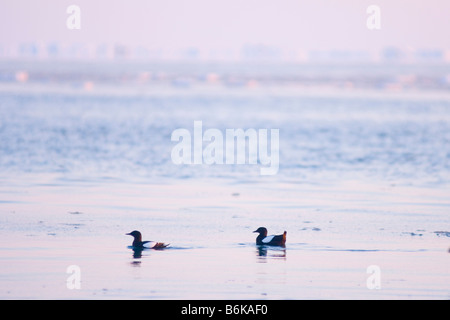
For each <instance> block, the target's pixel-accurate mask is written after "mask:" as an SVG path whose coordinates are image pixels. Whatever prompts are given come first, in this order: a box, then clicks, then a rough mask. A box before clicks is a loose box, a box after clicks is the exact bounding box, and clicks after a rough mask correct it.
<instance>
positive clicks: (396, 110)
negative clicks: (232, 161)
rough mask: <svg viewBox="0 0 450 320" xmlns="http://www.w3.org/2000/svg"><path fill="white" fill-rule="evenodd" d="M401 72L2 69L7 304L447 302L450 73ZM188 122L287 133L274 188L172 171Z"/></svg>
mask: <svg viewBox="0 0 450 320" xmlns="http://www.w3.org/2000/svg"><path fill="white" fill-rule="evenodd" d="M405 68H406V67H404V68H399V69H395V70H392V69H390V68H386V69H380V68H375V69H370V70H372V71H373V72H372V73H369V74H367V70H366V73H364V68H356V67H353V68H348V69H345V68H340V69H339V68H337V69H333V72H331V74H330V76H329V77H324V74H325V75H326V72H324V69H323V68H317V69H314V68H306V69H301V68H300V69H296V68H286V67H278V68H275V67H272V68H266V69H264V68H255V69H251V68H250V69H249V67H243V66H241V67H234V68H231V69H230V68H224V69H221V68H220V67H218V66H216V68H214V66H203V67H202V68H190V67H189V66H185V67H183V68H180V66H173V65H166V66H165V68H164V67H161V66H158V67H156V66H155V65H132V66H128V68H127V66H123V65H119V66H115V67H112V66H111V65H109V66H108V67H104V66H103V65H96V67H95V68H88V67H86V66H85V65H82V66H81V67H78V68H75V67H73V66H71V65H67V64H56V65H55V66H52V67H50V66H48V65H45V64H43V65H42V64H1V68H0V75H1V77H0V80H1V82H0V140H1V144H0V172H1V176H0V221H1V223H0V229H1V233H0V238H1V242H0V284H1V285H0V290H1V291H0V297H2V298H3V299H15V298H24V299H39V298H45V299H72V298H73V299H80V298H81V299H115V298H117V299H124V298H125V299H127V298H131V299H135V298H138V299H140V298H144V299H146V298H149V299H342V298H344V299H345V298H350V299H424V298H425V299H448V298H449V297H450V272H449V271H450V264H449V258H450V254H449V253H448V250H449V248H450V218H449V209H450V201H449V197H448V194H450V193H449V191H450V190H449V184H448V181H449V178H450V161H449V160H450V99H449V98H448V96H447V94H448V92H447V91H446V90H447V89H448V88H447V87H445V84H444V85H443V84H442V81H441V82H440V81H437V80H436V85H435V87H433V88H426V87H425V84H426V85H428V86H430V83H431V84H432V83H434V82H433V81H432V80H433V79H444V78H445V75H446V74H447V72H449V71H448V70H447V69H448V68H447V69H445V68H440V69H439V68H416V69H414V68H412V69H405ZM23 70H25V71H27V72H28V73H29V80H28V81H26V82H23V83H22V82H20V81H19V82H18V81H16V78H15V77H14V75H15V72H18V71H23ZM124 70H125V71H126V72H125V71H124ZM180 70H181V71H180ZM255 70H257V71H255ZM370 70H369V71H370ZM375 71H376V72H375ZM374 73H375V75H376V76H373V74H374ZM411 73H417V74H418V76H417V77H416V79H418V80H417V81H416V82H415V84H414V85H411V83H410V82H408V85H409V86H410V87H406V85H405V83H400V84H402V85H403V86H404V87H405V88H403V90H400V91H399V90H398V86H393V85H392V83H394V84H396V85H398V83H396V82H395V81H398V79H404V77H403V78H402V77H398V75H404V74H411ZM441 73H442V74H441ZM305 74H306V75H307V76H306V78H305V76H304V75H305ZM361 74H362V75H364V77H363V78H364V79H366V80H367V81H365V82H364V86H363V87H361V88H359V87H358V85H359V84H360V82H359V81H358V79H360V75H361ZM370 74H371V75H372V77H370V76H369V75H370ZM302 75H303V76H302ZM425 76H426V77H428V78H427V79H431V80H429V81H428V82H426V81H424V82H421V80H420V79H422V78H423V77H425ZM267 79H269V80H270V81H269V80H267ZM311 79H313V80H314V81H316V82H318V83H319V85H322V87H321V88H320V90H319V89H318V88H317V87H314V88H311V87H310V86H309V85H310V82H311V81H312V80H311ZM349 79H350V80H349ZM396 79H397V80H396ZM408 79H409V78H408ZM308 81H309V82H308ZM349 81H350V82H352V85H350V84H349ZM316 84H317V83H316ZM355 86H356V88H355ZM319 87H320V86H319ZM324 87H325V88H324ZM327 88H328V89H329V88H332V89H334V90H331V91H330V90H328V89H327ZM336 88H337V90H336ZM390 88H394V89H395V88H397V89H395V90H390ZM425 89H426V90H425ZM430 90H431V91H430ZM195 120H201V121H202V122H203V126H204V129H207V128H216V129H219V130H222V132H225V130H226V129H227V128H243V129H248V128H254V129H271V128H277V129H279V130H280V146H279V152H280V169H279V172H278V174H277V175H275V176H261V175H260V174H259V172H260V171H259V169H260V167H259V165H185V166H177V165H175V164H173V162H172V161H171V157H170V154H171V150H172V147H173V146H174V143H173V142H172V141H171V140H170V136H171V133H172V132H173V130H175V129H177V128H186V129H188V130H191V131H192V130H193V122H194V121H195ZM259 226H265V227H267V228H268V229H269V233H282V232H283V231H284V230H287V232H288V242H287V246H286V248H258V247H257V246H256V245H255V244H254V241H255V234H253V233H252V231H253V230H255V229H256V228H257V227H259ZM135 229H138V230H140V231H141V232H142V233H143V236H144V238H145V239H146V240H155V241H163V242H169V243H171V247H170V248H169V249H167V250H162V251H143V252H142V253H141V254H140V255H137V254H136V253H134V252H133V251H132V250H131V249H130V248H128V246H129V245H130V244H131V240H132V239H131V237H129V236H126V235H125V233H127V232H130V231H132V230H135ZM70 265H77V266H79V268H80V270H81V288H80V289H72V290H71V289H68V287H67V279H68V277H69V276H70V275H69V274H68V273H66V269H67V267H68V266H70ZM373 265H375V266H378V267H379V269H380V285H381V287H380V288H379V289H369V288H368V286H367V284H366V281H367V279H368V278H369V277H370V276H371V274H370V273H367V268H368V267H369V266H373Z"/></svg>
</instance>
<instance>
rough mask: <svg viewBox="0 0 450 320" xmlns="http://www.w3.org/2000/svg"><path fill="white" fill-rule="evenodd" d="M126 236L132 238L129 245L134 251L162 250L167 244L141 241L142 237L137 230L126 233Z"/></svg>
mask: <svg viewBox="0 0 450 320" xmlns="http://www.w3.org/2000/svg"><path fill="white" fill-rule="evenodd" d="M126 235H129V236H132V237H133V238H134V240H133V243H132V244H131V245H132V247H133V248H136V249H164V248H166V247H167V246H168V244H165V243H162V242H155V241H142V235H141V233H140V232H139V231H137V230H134V231H132V232H130V233H127V234H126Z"/></svg>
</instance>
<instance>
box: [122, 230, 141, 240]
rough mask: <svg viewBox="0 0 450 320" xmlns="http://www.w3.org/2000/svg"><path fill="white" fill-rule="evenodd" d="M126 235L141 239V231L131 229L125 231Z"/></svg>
mask: <svg viewBox="0 0 450 320" xmlns="http://www.w3.org/2000/svg"><path fill="white" fill-rule="evenodd" d="M126 235H127V236H133V237H134V238H135V239H139V240H140V239H141V237H142V236H141V233H140V232H139V231H137V230H134V231H131V232H130V233H126Z"/></svg>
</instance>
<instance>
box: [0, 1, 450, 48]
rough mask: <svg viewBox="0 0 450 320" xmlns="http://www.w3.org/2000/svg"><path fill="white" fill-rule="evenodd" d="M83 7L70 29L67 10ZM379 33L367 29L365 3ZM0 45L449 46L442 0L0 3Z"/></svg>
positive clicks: (449, 22)
mask: <svg viewBox="0 0 450 320" xmlns="http://www.w3.org/2000/svg"><path fill="white" fill-rule="evenodd" d="M71 4H76V5H78V6H79V7H80V8H81V30H68V29H67V27H66V19H67V17H68V14H67V13H66V8H67V7H68V6H69V5H71ZM372 4H376V5H378V6H379V7H380V8H381V25H382V28H381V30H377V31H371V30H368V29H367V27H366V19H367V17H368V14H367V13H366V9H367V7H368V6H369V5H372ZM0 7H1V10H0V45H3V46H8V45H15V44H18V43H23V42H37V43H39V42H42V43H48V42H58V43H63V44H64V43H65V44H70V43H83V44H90V45H97V44H100V43H105V44H116V43H119V44H124V45H142V46H146V47H148V48H152V49H163V50H179V49H180V48H181V49H182V48H187V47H195V48H198V49H200V50H236V49H240V48H242V46H243V45H245V44H249V43H250V44H264V45H270V46H275V47H277V48H280V49H282V50H299V49H300V50H363V51H369V52H370V51H377V50H380V48H383V47H385V46H397V47H399V48H402V49H416V48H428V49H435V48H439V49H449V48H450V37H449V36H448V34H449V31H450V19H449V18H448V14H449V13H450V1H448V0H427V1H425V0H395V1H394V0H278V1H274V0H226V1H222V0H189V1H187V0H164V1H161V0H128V1H123V0H96V1H92V0H39V1H30V0H1V4H0Z"/></svg>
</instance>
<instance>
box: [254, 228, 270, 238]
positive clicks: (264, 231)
mask: <svg viewBox="0 0 450 320" xmlns="http://www.w3.org/2000/svg"><path fill="white" fill-rule="evenodd" d="M253 232H256V233H259V234H262V235H263V236H267V229H266V228H264V227H259V228H258V229H256V230H255V231H253Z"/></svg>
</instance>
